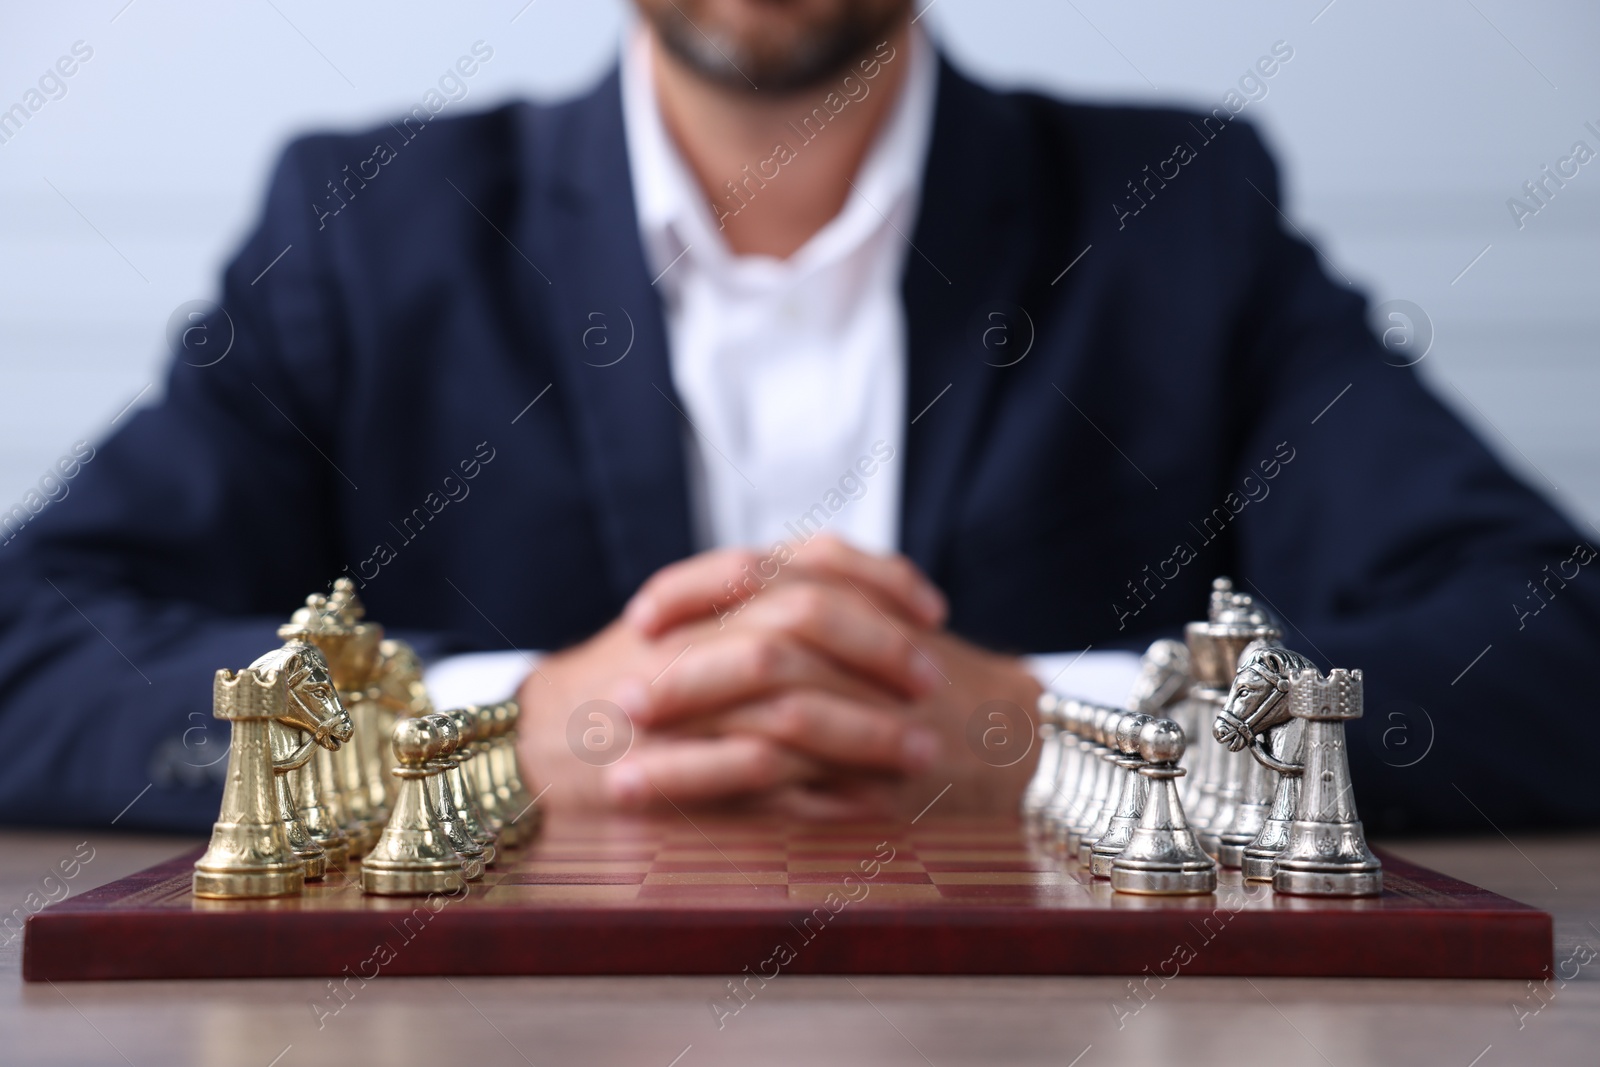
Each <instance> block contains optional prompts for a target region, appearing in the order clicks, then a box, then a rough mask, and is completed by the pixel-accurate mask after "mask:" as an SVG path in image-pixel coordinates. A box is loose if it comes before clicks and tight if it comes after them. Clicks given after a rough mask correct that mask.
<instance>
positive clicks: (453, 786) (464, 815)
mask: <svg viewBox="0 0 1600 1067" xmlns="http://www.w3.org/2000/svg"><path fill="white" fill-rule="evenodd" d="M442 714H443V715H444V716H445V718H447V719H449V720H450V721H451V722H453V723H455V725H456V732H457V735H458V740H457V742H456V750H455V753H454V754H453V755H452V757H451V762H452V763H454V764H455V766H453V767H451V768H450V769H449V770H447V771H445V781H446V783H447V784H448V786H449V791H450V797H451V800H452V803H453V804H454V807H455V813H456V815H458V816H459V817H460V819H461V829H462V830H463V831H464V832H465V833H466V835H467V836H468V837H469V838H471V839H472V840H473V841H474V842H476V843H477V845H478V847H479V848H481V849H483V865H484V866H485V867H493V866H494V861H495V857H496V856H497V855H498V850H497V849H496V848H495V847H494V833H493V831H491V830H490V829H489V826H488V823H487V822H486V821H485V819H484V817H483V809H482V807H481V806H480V804H479V802H478V794H477V791H476V790H475V789H474V788H473V787H472V785H471V781H470V778H469V772H468V770H467V767H468V766H469V765H470V764H471V763H472V761H473V760H474V759H475V758H476V755H477V750H476V747H475V746H476V744H477V741H478V715H477V712H476V709H473V708H454V709H452V710H450V711H446V712H443V713H442Z"/></svg>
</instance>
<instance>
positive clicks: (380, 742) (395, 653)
mask: <svg viewBox="0 0 1600 1067" xmlns="http://www.w3.org/2000/svg"><path fill="white" fill-rule="evenodd" d="M367 694H368V698H369V707H370V708H371V710H372V715H373V722H374V724H375V728H374V743H373V746H372V749H371V753H370V756H369V771H368V781H369V782H370V783H372V787H373V789H374V793H373V797H372V800H373V803H374V804H375V805H377V806H378V807H380V808H384V809H387V810H390V811H393V810H394V805H395V795H396V790H397V789H398V788H399V779H398V778H396V777H394V775H392V774H390V773H389V769H388V768H389V752H388V744H389V743H388V739H389V738H390V737H392V736H393V735H394V726H395V723H396V722H397V721H398V720H399V719H401V718H408V719H415V718H419V717H421V716H423V715H429V714H432V713H433V702H432V701H431V700H429V699H428V687H427V686H426V685H424V684H423V681H422V658H421V657H420V656H418V655H417V653H416V650H415V649H413V648H412V647H411V646H410V645H408V644H406V643H405V642H404V641H400V640H397V639H395V638H392V637H390V638H385V639H384V640H382V641H380V642H378V662H377V664H376V666H375V667H374V668H373V672H372V684H371V686H370V687H369V688H368V690H367Z"/></svg>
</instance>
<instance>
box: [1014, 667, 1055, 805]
mask: <svg viewBox="0 0 1600 1067" xmlns="http://www.w3.org/2000/svg"><path fill="white" fill-rule="evenodd" d="M1060 706H1061V698H1060V697H1058V696H1056V695H1055V694H1054V693H1052V692H1050V691H1049V690H1048V689H1046V690H1045V691H1044V692H1042V693H1040V694H1039V704H1038V714H1039V765H1038V767H1036V768H1035V769H1034V772H1033V777H1032V778H1031V779H1029V780H1028V788H1027V789H1026V790H1025V791H1024V792H1023V794H1022V817H1023V818H1024V819H1026V820H1027V821H1028V823H1029V825H1031V826H1037V825H1038V823H1039V821H1040V818H1041V816H1042V815H1043V814H1044V811H1045V808H1046V807H1047V806H1048V805H1049V803H1050V798H1051V797H1052V796H1054V795H1055V790H1056V775H1057V773H1058V772H1059V771H1060V769H1061V745H1060V744H1059V743H1058V742H1057V740H1056V711H1057V709H1058V708H1060Z"/></svg>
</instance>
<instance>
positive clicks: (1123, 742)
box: [1084, 714, 1152, 878]
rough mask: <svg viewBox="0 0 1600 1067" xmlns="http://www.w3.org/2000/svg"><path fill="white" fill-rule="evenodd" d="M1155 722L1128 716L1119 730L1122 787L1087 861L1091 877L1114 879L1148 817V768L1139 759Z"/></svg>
mask: <svg viewBox="0 0 1600 1067" xmlns="http://www.w3.org/2000/svg"><path fill="white" fill-rule="evenodd" d="M1151 721H1152V716H1149V715H1144V714H1139V715H1129V716H1124V717H1123V721H1122V725H1121V726H1120V727H1119V728H1118V729H1117V745H1116V751H1117V768H1118V771H1119V777H1120V779H1121V783H1120V788H1119V789H1118V792H1117V803H1116V808H1115V810H1113V812H1112V814H1111V817H1110V818H1109V819H1107V820H1106V829H1105V832H1104V833H1103V834H1100V835H1099V836H1097V837H1096V838H1095V841H1094V845H1093V847H1092V848H1090V850H1089V854H1088V855H1087V856H1086V857H1085V859H1084V865H1085V866H1087V867H1088V868H1089V873H1090V874H1092V875H1094V877H1096V878H1110V877H1111V861H1112V860H1114V859H1116V857H1118V856H1119V855H1121V854H1122V852H1123V850H1124V849H1126V848H1127V847H1128V842H1129V841H1131V840H1133V831H1134V829H1135V828H1136V827H1137V826H1138V825H1139V819H1140V817H1141V816H1142V815H1143V814H1144V803H1145V798H1146V797H1147V796H1148V795H1149V792H1150V790H1149V779H1148V778H1146V777H1145V776H1144V775H1142V774H1140V773H1139V768H1140V767H1143V766H1144V759H1143V757H1141V756H1140V755H1139V734H1140V733H1142V732H1143V731H1144V728H1145V726H1146V725H1147V724H1148V723H1150V722H1151Z"/></svg>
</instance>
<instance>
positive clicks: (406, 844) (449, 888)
mask: <svg viewBox="0 0 1600 1067" xmlns="http://www.w3.org/2000/svg"><path fill="white" fill-rule="evenodd" d="M392 737H393V738H394V745H393V747H394V758H395V761H396V763H397V764H398V766H396V767H395V768H394V769H393V771H392V772H391V773H392V775H393V777H394V779H395V785H396V788H395V802H394V811H393V814H391V815H390V816H389V823H388V825H387V826H385V827H384V830H383V834H382V836H380V837H379V838H378V843H377V844H376V845H374V846H373V849H372V852H371V853H370V854H369V855H368V856H367V858H366V862H364V863H363V864H362V865H361V888H362V890H363V891H365V892H368V893H373V894H376V895H379V896H418V895H423V894H428V893H453V892H456V891H458V890H460V889H461V888H462V886H463V885H464V882H465V879H466V876H467V871H466V869H465V866H464V864H463V862H462V859H461V856H460V855H458V854H457V853H456V850H455V848H454V846H452V845H451V843H450V840H449V838H448V837H447V836H446V835H445V833H444V830H443V829H442V828H441V827H440V825H439V821H438V819H437V818H436V817H435V816H434V812H433V806H432V803H431V802H430V800H429V789H428V783H429V779H430V778H433V777H435V772H434V771H433V770H432V769H430V765H431V764H432V762H433V761H434V760H437V759H438V758H439V757H440V756H441V755H442V754H443V752H444V747H445V734H444V732H443V731H442V730H440V729H439V728H438V725H437V723H436V722H434V721H433V719H432V717H431V716H430V717H428V718H422V719H401V720H400V721H399V722H397V723H395V726H394V730H393V733H392Z"/></svg>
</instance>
